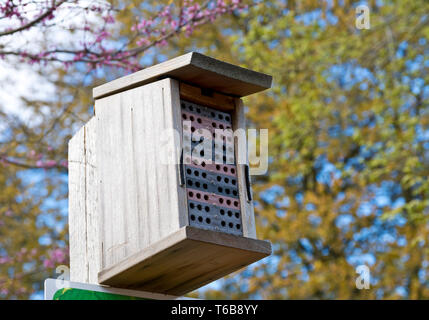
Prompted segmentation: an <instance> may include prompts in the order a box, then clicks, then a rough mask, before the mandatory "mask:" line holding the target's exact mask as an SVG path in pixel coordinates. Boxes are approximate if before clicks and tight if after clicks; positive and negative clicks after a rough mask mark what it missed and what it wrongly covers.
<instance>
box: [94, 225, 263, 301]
mask: <svg viewBox="0 0 429 320" xmlns="http://www.w3.org/2000/svg"><path fill="white" fill-rule="evenodd" d="M270 254H271V244H270V243H269V242H268V241H262V240H255V239H250V238H244V237H239V236H234V235H230V234H225V233H221V232H216V231H209V230H201V229H198V228H194V227H189V226H188V227H183V228H181V229H180V230H178V231H177V232H175V233H173V234H171V235H170V236H168V237H165V238H163V239H162V240H160V241H159V242H157V243H154V244H152V245H151V246H149V247H147V248H145V249H142V250H140V251H139V252H137V253H135V254H134V255H132V256H130V257H128V259H126V260H124V261H122V262H121V263H118V264H116V265H115V266H113V267H111V268H109V269H105V270H103V271H102V272H100V274H99V281H100V283H102V284H107V285H112V286H116V287H122V288H128V289H137V290H147V291H150V292H158V293H164V294H173V295H183V294H185V293H187V292H190V291H192V290H194V289H196V288H198V287H200V286H202V285H204V284H207V283H209V282H211V281H214V280H216V279H219V278H221V277H223V276H225V275H227V274H229V273H231V272H234V271H237V270H239V269H241V268H243V267H245V266H247V265H249V264H251V263H253V262H255V261H258V260H260V259H262V258H264V257H266V256H268V255H270Z"/></svg>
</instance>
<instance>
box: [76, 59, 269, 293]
mask: <svg viewBox="0 0 429 320" xmlns="http://www.w3.org/2000/svg"><path fill="white" fill-rule="evenodd" d="M271 81H272V78H271V76H268V75H265V74H262V73H258V72H255V71H251V70H248V69H244V68H241V67H238V66H235V65H231V64H228V63H225V62H222V61H219V60H216V59H213V58H210V57H207V56H205V55H202V54H199V53H195V52H192V53H189V54H185V55H183V56H180V57H177V58H174V59H172V60H169V61H166V62H163V63H160V64H158V65H155V66H152V67H149V68H146V69H144V70H141V71H138V72H136V73H133V74H131V75H128V76H125V77H122V78H120V79H117V80H114V81H111V82H109V83H106V84H104V85H101V86H99V87H96V88H94V90H93V95H94V99H95V108H94V109H95V115H94V117H93V118H92V119H91V120H90V121H89V122H88V123H87V124H86V125H85V126H84V127H83V128H81V129H80V130H79V131H78V132H77V134H76V135H75V136H74V137H73V138H72V140H71V141H70V143H69V228H70V266H71V280H72V281H80V282H87V283H99V284H105V285H110V286H114V287H119V288H127V289H134V290H144V291H150V292H156V293H165V294H172V295H183V294H185V293H187V292H190V291H192V290H194V289H197V288H199V287H201V286H203V285H205V284H207V283H209V282H211V281H214V280H216V279H219V278H221V277H223V276H226V275H228V274H230V273H232V272H234V271H237V270H239V269H241V268H243V267H244V266H247V265H249V264H251V263H253V262H255V261H258V260H260V259H262V258H264V257H266V256H268V255H270V254H271V244H270V243H269V242H268V241H263V240H258V239H256V230H255V218H254V210H253V203H252V190H251V185H250V176H249V167H248V164H247V156H246V151H247V149H246V148H245V147H241V146H240V142H239V139H238V138H237V137H234V136H235V132H236V131H237V130H242V131H243V130H244V129H245V116H244V107H243V103H242V100H241V99H240V98H241V97H244V96H246V95H250V94H253V93H256V92H259V91H262V90H265V89H267V88H270V87H271ZM250 107H251V106H250ZM243 132H244V131H243Z"/></svg>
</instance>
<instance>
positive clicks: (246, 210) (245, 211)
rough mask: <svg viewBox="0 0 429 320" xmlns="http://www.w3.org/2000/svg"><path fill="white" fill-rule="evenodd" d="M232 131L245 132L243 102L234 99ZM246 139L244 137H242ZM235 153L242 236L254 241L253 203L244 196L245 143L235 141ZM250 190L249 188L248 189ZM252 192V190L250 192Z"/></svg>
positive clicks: (246, 159) (246, 158)
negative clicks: (239, 143)
mask: <svg viewBox="0 0 429 320" xmlns="http://www.w3.org/2000/svg"><path fill="white" fill-rule="evenodd" d="M232 127H233V129H234V131H236V130H237V129H239V130H244V132H245V130H246V118H245V114H244V105H243V101H242V100H241V99H239V98H236V99H235V109H234V117H233V126H232ZM244 137H246V136H244ZM235 152H236V159H237V161H238V162H240V161H241V162H242V163H241V164H240V163H238V164H237V178H238V186H239V190H240V204H241V212H242V213H241V216H242V219H243V236H244V237H248V238H253V239H256V225H255V213H254V207H253V201H249V199H247V195H246V177H245V165H244V163H243V162H244V161H243V159H245V161H246V163H247V164H248V157H247V143H246V144H241V146H239V145H238V141H237V139H236V141H235ZM250 188H251V187H250ZM250 192H252V190H250Z"/></svg>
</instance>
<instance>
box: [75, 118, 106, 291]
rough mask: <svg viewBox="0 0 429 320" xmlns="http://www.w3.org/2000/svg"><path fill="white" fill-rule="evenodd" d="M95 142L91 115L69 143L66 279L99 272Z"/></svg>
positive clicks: (88, 278) (90, 277)
mask: <svg viewBox="0 0 429 320" xmlns="http://www.w3.org/2000/svg"><path fill="white" fill-rule="evenodd" d="M95 144H96V124H95V118H92V119H91V120H90V121H89V122H88V123H87V124H86V125H85V126H83V127H82V128H81V129H80V130H79V131H78V132H77V133H76V134H75V136H74V137H73V138H72V139H71V140H70V142H69V240H70V279H71V280H72V281H79V282H85V283H98V278H97V274H98V272H99V271H100V250H99V231H98V230H99V229H98V228H99V221H98V212H97V193H98V190H97V185H96V184H97V178H96V168H95Z"/></svg>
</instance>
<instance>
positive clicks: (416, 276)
mask: <svg viewBox="0 0 429 320" xmlns="http://www.w3.org/2000/svg"><path fill="white" fill-rule="evenodd" d="M120 3H122V4H124V3H125V2H120ZM151 3H152V2H149V3H145V5H144V6H143V8H142V7H141V6H140V7H139V4H140V2H139V1H128V2H126V5H123V7H121V8H122V10H121V11H119V12H118V13H117V14H116V15H115V19H116V23H117V25H115V28H116V29H115V30H118V31H117V32H118V33H117V34H115V37H117V39H124V38H127V39H128V38H129V32H128V30H129V29H130V28H131V27H132V26H133V25H135V23H136V20H135V14H136V13H135V11H136V9H135V8H142V9H144V10H149V11H148V12H150V10H154V9H153V8H156V6H155V7H150V6H149V4H151ZM153 3H155V2H153ZM244 3H245V4H247V5H248V9H247V10H245V11H244V12H241V13H239V12H234V13H233V14H232V15H226V16H223V17H222V18H221V19H219V20H216V21H215V22H213V23H209V24H204V25H202V26H199V27H198V28H196V29H195V30H193V33H192V36H188V35H186V34H182V35H181V36H179V37H175V38H171V39H169V43H168V45H166V46H163V47H159V46H158V47H154V48H152V49H150V50H148V51H146V52H145V54H144V55H140V56H139V59H140V60H139V63H140V64H141V65H149V64H152V63H156V62H158V61H160V60H164V59H167V58H170V57H173V56H176V55H178V54H181V53H184V52H187V51H190V50H198V51H201V52H203V53H207V54H209V55H212V56H214V57H216V58H219V59H223V60H226V61H229V62H231V63H237V64H240V65H242V66H244V67H249V68H251V69H256V70H258V71H261V72H265V73H268V74H271V75H273V77H274V81H275V86H274V88H273V89H272V90H269V91H267V92H266V93H265V94H258V95H255V96H254V97H252V96H251V97H248V98H246V100H245V104H246V105H247V106H248V107H249V108H248V113H247V116H248V118H249V123H248V125H249V127H254V128H268V129H269V136H270V145H269V151H270V166H269V171H268V174H267V175H265V176H257V177H256V176H255V177H253V183H254V193H255V196H256V208H255V209H256V210H255V211H256V215H257V223H258V226H257V230H258V236H259V237H260V238H263V239H269V240H271V241H272V242H273V245H274V254H273V256H272V257H271V258H267V259H265V260H264V261H262V262H260V263H257V264H255V265H254V266H250V267H248V268H246V269H245V270H244V271H242V272H240V273H236V274H234V275H232V276H230V277H228V278H226V279H224V280H221V281H218V282H216V284H215V285H213V286H209V288H207V289H205V290H200V291H198V292H197V293H194V294H193V295H194V296H201V297H206V298H280V299H299V298H310V299H317V298H325V299H330V298H341V299H348V298H351V299H371V298H379V299H382V298H384V299H386V298H387V299H396V298H409V299H419V298H420V299H421V298H428V297H429V287H428V271H429V270H428V266H429V261H428V246H427V241H428V231H429V228H428V227H429V226H428V221H427V216H428V214H429V182H428V176H429V160H428V155H429V154H428V153H429V128H428V126H429V109H428V95H429V87H428V73H427V69H428V66H429V62H428V41H429V39H428V37H429V26H428V24H429V21H428V20H429V17H428V14H427V13H428V12H429V4H428V2H427V1H424V0H416V1H383V2H381V1H368V2H352V1H346V0H345V1H340V2H338V1H320V2H316V1H280V0H277V1H269V2H267V1H250V0H246V1H244ZM359 4H367V5H368V6H369V8H370V13H371V15H370V29H369V30H358V29H357V28H356V27H355V21H356V17H357V15H356V7H357V6H358V5H359ZM151 8H152V9H151ZM146 14H147V12H146ZM137 15H138V14H137ZM16 67H17V68H18V65H17V66H16ZM36 71H37V73H38V74H40V75H41V76H42V77H43V79H45V80H46V81H48V82H49V83H50V84H53V85H54V87H55V90H54V91H53V93H52V94H50V95H49V96H48V97H44V98H43V99H34V98H33V99H30V98H29V97H25V98H24V99H23V101H22V103H23V106H24V108H25V110H27V109H31V110H32V113H31V115H32V116H31V117H32V118H33V117H35V118H36V119H37V120H38V121H37V123H36V124H34V123H33V124H32V125H29V124H28V123H25V122H24V123H23V121H22V120H21V119H20V118H18V119H17V118H16V117H13V119H12V118H11V116H10V113H9V114H7V116H8V117H7V118H4V119H7V122H6V121H5V123H7V126H5V127H7V129H5V131H4V132H6V133H7V137H9V138H8V140H5V139H4V138H3V136H2V137H1V139H2V141H1V142H2V144H1V145H0V148H2V149H1V150H2V152H3V148H12V150H13V151H14V152H19V155H20V156H21V157H23V154H26V155H27V157H29V158H30V159H31V157H34V158H35V161H36V162H37V161H40V159H39V160H37V159H38V157H40V155H42V159H41V160H42V161H44V162H43V164H46V163H48V165H49V164H53V163H49V162H46V161H49V160H50V159H55V161H56V162H55V164H61V161H62V160H64V159H66V146H67V144H66V142H67V141H68V139H69V138H70V137H71V135H72V134H73V133H74V132H75V131H76V130H77V129H78V127H80V126H81V125H82V124H83V123H84V122H86V121H87V120H88V119H89V118H90V116H91V110H90V108H89V106H91V105H92V99H91V94H90V89H91V87H92V86H94V85H97V84H99V83H101V82H104V81H108V80H110V79H112V78H116V77H118V76H119V75H122V74H123V73H124V71H122V70H117V69H111V68H99V69H97V70H95V71H94V70H92V71H91V72H88V70H87V69H86V68H85V67H84V66H82V65H80V66H79V65H78V66H76V68H73V69H69V70H67V71H66V70H64V68H62V67H55V68H50V69H49V72H46V70H44V69H43V68H40V69H38V70H36ZM0 103H1V102H0ZM2 129H3V128H2ZM30 143H31V144H30ZM22 146H26V147H22ZM32 150H34V152H32ZM9 154H10V153H9ZM12 155H13V153H12ZM0 168H1V169H0V181H1V183H2V184H1V190H2V193H1V196H0V208H1V209H0V223H2V222H3V224H2V225H0V297H9V298H11V297H12V298H13V297H20V298H23V297H28V296H29V295H30V294H31V293H32V292H35V291H37V290H38V289H39V288H40V284H41V281H42V280H43V279H44V277H46V275H47V274H49V273H50V274H52V266H54V265H55V264H58V263H62V262H63V261H64V259H65V257H64V256H63V255H62V252H64V251H58V250H57V248H66V245H67V228H66V219H67V216H66V214H67V209H66V202H65V200H66V197H67V193H66V188H67V184H66V183H67V176H66V170H65V169H64V168H63V167H61V166H59V167H58V168H52V170H46V171H43V172H42V173H40V169H28V168H25V167H22V166H21V167H20V166H16V165H13V164H8V163H4V164H3V166H1V167H0ZM42 170H44V169H42ZM34 171H36V172H34ZM3 190H5V192H4V193H3ZM10 207H12V208H13V209H12V210H11V209H9V208H10ZM12 212H13V213H14V214H12ZM18 213H19V214H18ZM5 248H6V250H5ZM33 249H34V250H33ZM21 251H23V252H22V254H21V255H22V257H23V258H22V260H18V258H17V259H16V260H15V259H14V258H13V257H15V256H16V257H18V253H19V252H21ZM5 253H7V254H5ZM32 254H33V256H32ZM44 261H47V262H45V264H44V265H43V262H44ZM360 264H366V265H368V266H369V267H370V271H371V289H370V290H358V289H357V288H356V286H355V280H356V278H357V276H358V274H356V270H355V268H356V266H358V265H360ZM1 290H4V292H2V291H1Z"/></svg>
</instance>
